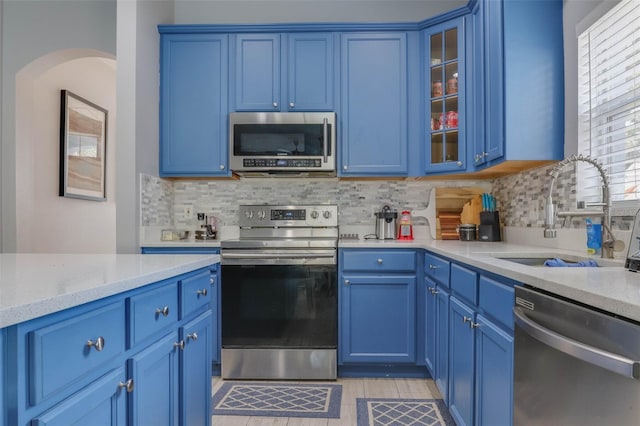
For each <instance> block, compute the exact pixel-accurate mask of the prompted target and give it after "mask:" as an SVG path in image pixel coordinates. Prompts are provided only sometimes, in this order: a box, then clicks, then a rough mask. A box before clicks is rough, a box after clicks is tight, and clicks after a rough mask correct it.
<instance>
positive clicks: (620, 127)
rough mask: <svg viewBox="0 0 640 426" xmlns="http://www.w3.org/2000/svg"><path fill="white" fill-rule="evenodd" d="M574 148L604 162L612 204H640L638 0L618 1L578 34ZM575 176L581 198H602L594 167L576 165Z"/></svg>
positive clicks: (598, 179)
mask: <svg viewBox="0 0 640 426" xmlns="http://www.w3.org/2000/svg"><path fill="white" fill-rule="evenodd" d="M578 149H579V152H580V153H582V154H584V155H590V156H591V157H593V158H596V159H598V160H599V161H600V162H601V163H602V164H603V165H604V168H605V169H606V170H607V173H608V175H609V181H610V182H609V185H610V192H611V201H612V202H613V203H614V204H615V205H617V206H619V207H625V205H626V204H632V205H633V206H638V205H640V2H639V1H638V0H622V1H620V3H618V4H617V5H616V6H614V7H613V8H612V9H611V10H610V11H609V12H607V13H606V14H605V15H604V16H602V17H601V18H600V19H598V20H597V21H596V22H595V23H594V24H593V25H591V26H590V27H589V28H587V29H586V30H585V31H584V32H582V33H581V34H579V35H578ZM576 179H577V190H578V199H579V200H584V201H587V202H598V201H600V199H601V197H602V194H601V191H600V188H601V180H600V176H599V174H598V173H597V171H596V170H595V168H593V167H592V166H589V165H583V164H578V168H577V171H576ZM628 207H630V206H628Z"/></svg>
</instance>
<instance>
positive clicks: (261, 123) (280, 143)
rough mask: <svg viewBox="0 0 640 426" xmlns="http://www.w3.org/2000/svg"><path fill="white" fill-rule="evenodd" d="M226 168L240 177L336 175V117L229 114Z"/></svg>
mask: <svg viewBox="0 0 640 426" xmlns="http://www.w3.org/2000/svg"><path fill="white" fill-rule="evenodd" d="M229 168H230V169H231V171H232V172H234V173H236V174H238V175H240V176H244V177H294V176H295V177H332V176H336V114H335V113H334V112H232V113H230V114H229Z"/></svg>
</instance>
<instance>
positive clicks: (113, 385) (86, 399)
mask: <svg viewBox="0 0 640 426" xmlns="http://www.w3.org/2000/svg"><path fill="white" fill-rule="evenodd" d="M125 382H126V378H125V370H124V366H123V367H120V368H118V369H116V370H114V371H112V372H111V373H109V374H107V375H105V376H103V377H101V378H100V379H98V380H96V381H95V382H94V383H93V384H91V385H90V386H88V387H86V388H84V389H83V390H81V391H80V392H78V393H77V394H75V395H73V396H71V397H70V398H68V399H65V400H64V401H63V402H61V403H60V404H58V405H56V406H54V407H53V408H51V409H50V410H48V411H46V412H45V413H43V414H42V415H40V416H38V417H37V418H35V419H33V421H32V422H31V425H33V426H68V425H91V426H125V425H126V424H127V406H126V402H127V397H126V395H127V391H126V386H123V385H124V384H125ZM143 424H144V423H143Z"/></svg>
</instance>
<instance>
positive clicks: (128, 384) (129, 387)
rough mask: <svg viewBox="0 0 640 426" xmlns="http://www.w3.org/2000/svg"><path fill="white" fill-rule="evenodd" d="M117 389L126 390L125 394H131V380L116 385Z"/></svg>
mask: <svg viewBox="0 0 640 426" xmlns="http://www.w3.org/2000/svg"><path fill="white" fill-rule="evenodd" d="M118 387H119V388H120V389H122V388H125V389H127V392H128V393H131V392H133V379H129V380H127V381H126V382H120V383H118Z"/></svg>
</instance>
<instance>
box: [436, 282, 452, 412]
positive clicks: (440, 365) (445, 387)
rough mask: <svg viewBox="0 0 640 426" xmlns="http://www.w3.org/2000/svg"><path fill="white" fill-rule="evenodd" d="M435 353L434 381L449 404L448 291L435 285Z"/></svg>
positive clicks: (445, 401)
mask: <svg viewBox="0 0 640 426" xmlns="http://www.w3.org/2000/svg"><path fill="white" fill-rule="evenodd" d="M436 291H437V293H436V322H437V326H436V355H435V376H434V381H435V383H436V386H437V387H438V390H439V391H440V393H441V394H442V399H443V400H444V403H445V404H447V405H448V404H449V292H447V291H446V290H445V289H444V288H443V287H442V286H438V287H436Z"/></svg>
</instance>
